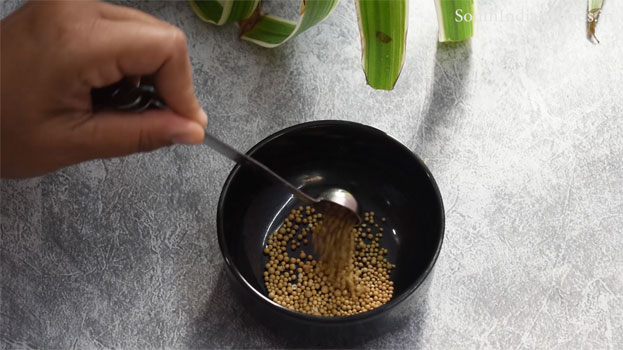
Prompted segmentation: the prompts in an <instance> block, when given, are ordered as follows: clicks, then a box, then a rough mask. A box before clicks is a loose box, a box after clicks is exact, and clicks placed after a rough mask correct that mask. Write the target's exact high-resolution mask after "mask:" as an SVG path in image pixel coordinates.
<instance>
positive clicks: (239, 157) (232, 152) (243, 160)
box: [203, 131, 318, 203]
mask: <svg viewBox="0 0 623 350" xmlns="http://www.w3.org/2000/svg"><path fill="white" fill-rule="evenodd" d="M203 144H205V145H208V146H210V148H212V149H213V150H215V151H217V152H218V153H220V154H222V155H224V156H225V157H227V158H229V159H231V160H233V161H234V162H236V163H238V164H240V165H245V164H249V165H251V166H253V167H255V168H256V169H260V170H261V171H263V172H264V174H265V175H267V176H268V177H269V178H271V179H272V180H274V181H275V182H277V183H279V184H281V185H284V186H286V187H287V188H288V190H290V192H291V193H292V194H293V195H295V196H296V197H297V198H298V199H300V200H302V201H304V202H308V203H316V202H318V200H316V199H314V198H312V197H310V196H308V195H306V194H305V193H304V192H303V191H301V190H299V189H298V188H296V187H295V186H294V185H293V184H291V183H290V182H288V181H287V180H285V179H284V178H282V177H281V176H279V175H277V174H276V173H275V172H274V171H272V170H270V169H269V168H268V167H267V166H266V165H264V164H262V163H260V162H259V161H257V160H255V159H254V158H251V157H249V156H248V155H246V154H244V153H241V152H238V150H236V149H235V148H233V147H231V146H230V145H228V144H226V143H225V142H223V141H221V140H219V139H217V138H216V137H214V136H213V135H212V134H209V133H208V132H207V131H206V133H205V136H204V138H203Z"/></svg>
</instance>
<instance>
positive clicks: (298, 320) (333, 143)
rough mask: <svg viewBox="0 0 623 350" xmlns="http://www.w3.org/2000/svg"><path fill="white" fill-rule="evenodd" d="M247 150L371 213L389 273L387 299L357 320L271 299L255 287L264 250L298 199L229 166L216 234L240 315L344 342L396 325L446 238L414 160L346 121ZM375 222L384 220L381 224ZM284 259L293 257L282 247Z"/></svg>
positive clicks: (315, 189)
mask: <svg viewBox="0 0 623 350" xmlns="http://www.w3.org/2000/svg"><path fill="white" fill-rule="evenodd" d="M248 154H250V155H251V156H253V157H254V158H256V159H257V160H259V161H260V162H262V163H264V164H265V165H267V166H268V167H269V168H271V169H272V170H274V171H275V172H276V173H277V174H279V175H281V176H282V177H284V178H285V179H286V180H288V181H290V182H291V183H293V184H294V185H295V186H297V187H300V188H301V189H302V190H303V191H304V192H306V193H308V194H309V195H311V196H317V195H318V194H320V193H321V192H322V191H324V190H326V189H328V188H334V187H337V188H342V189H345V190H347V191H349V192H351V193H352V194H353V195H354V196H355V198H356V199H357V201H358V203H359V207H360V209H361V210H362V211H374V212H375V217H376V218H377V223H379V225H381V227H384V232H383V233H384V234H383V237H382V241H381V246H382V247H384V248H387V249H388V251H389V253H388V260H389V261H390V262H391V263H393V264H395V265H396V268H395V269H393V271H392V273H391V275H390V278H391V280H392V281H393V282H394V295H393V297H392V299H391V300H390V301H389V302H388V303H386V304H384V305H382V306H380V307H378V308H376V309H374V310H371V311H368V312H364V313H361V314H357V315H352V316H340V317H322V316H313V315H308V314H303V313H299V312H295V311H292V310H289V309H287V308H285V307H283V306H281V305H279V304H277V303H275V302H273V301H272V300H270V299H269V298H268V297H267V295H268V293H267V290H266V288H265V286H264V281H263V280H264V275H263V273H264V266H265V264H266V262H267V261H268V259H267V257H266V256H265V255H264V254H263V249H264V247H265V246H266V243H267V240H268V238H269V236H270V235H271V234H272V232H274V231H275V230H276V229H277V228H278V227H279V226H280V225H281V224H282V223H283V220H284V219H285V218H286V217H287V215H288V214H289V212H290V210H291V209H293V208H296V207H298V206H299V205H305V203H302V202H300V201H298V200H297V199H296V198H295V197H293V196H292V195H291V194H290V193H289V192H288V191H287V190H286V189H285V188H284V187H283V186H280V185H277V184H275V183H273V182H272V181H270V180H269V179H268V178H266V177H265V176H264V175H263V174H261V173H259V172H256V171H255V170H254V169H253V168H251V167H244V166H243V167H241V166H239V165H237V166H236V167H235V168H234V169H233V170H232V172H231V173H230V175H229V177H228V178H227V180H226V182H225V185H224V187H223V190H222V193H221V197H220V200H219V204H218V213H217V220H218V222H217V230H218V241H219V245H220V248H221V252H222V254H223V257H224V259H225V262H226V265H227V271H228V275H229V276H230V277H231V279H232V280H233V287H234V288H233V289H234V291H235V292H236V294H238V296H239V297H240V298H241V301H242V302H243V304H244V305H245V306H246V307H247V310H248V311H249V312H250V313H251V314H253V315H254V316H255V317H256V319H258V320H259V321H260V322H261V323H262V324H265V325H267V326H269V327H270V328H273V329H275V330H278V332H279V333H280V334H283V335H288V334H289V335H293V336H294V337H296V339H297V340H298V341H300V342H317V341H319V340H320V339H327V340H332V341H333V340H334V341H336V342H338V343H342V344H344V342H346V343H349V342H353V341H355V340H363V339H368V338H371V337H375V336H377V335H379V334H381V333H383V332H386V331H388V330H391V329H395V328H398V327H400V325H401V324H404V322H405V320H406V319H407V318H408V317H409V316H410V315H411V314H412V313H413V312H415V309H414V307H415V305H416V304H417V300H421V299H422V298H423V297H424V293H425V291H426V289H427V287H428V284H429V282H430V280H431V276H432V269H433V266H434V264H435V261H436V259H437V256H438V255H439V252H440V249H441V245H442V241H443V235H444V209H443V203H442V199H441V195H440V193H439V189H438V188H437V185H436V183H435V180H434V179H433V176H432V175H431V173H430V171H429V170H428V168H427V167H426V166H425V165H424V163H423V162H422V160H420V159H419V158H418V157H417V156H416V155H415V154H414V153H413V152H411V151H410V150H409V149H408V148H407V147H405V146H404V145H402V144H401V143H400V142H398V141H397V140H395V139H393V138H392V137H390V136H388V135H387V134H386V133H384V132H382V131H380V130H378V129H375V128H372V127H369V126H365V125H362V124H357V123H353V122H345V121H317V122H310V123H304V124H299V125H295V126H293V127H290V128H287V129H284V130H282V131H279V132H277V133H275V134H273V135H271V136H269V137H267V138H266V139H264V140H263V141H261V142H260V143H258V144H257V145H256V146H254V147H253V148H252V149H251V150H250V151H249V152H248ZM381 217H385V218H386V221H385V222H379V220H378V219H380V218H381ZM288 253H289V254H291V256H292V253H291V252H290V248H288ZM308 253H309V251H308ZM297 254H298V250H297ZM310 344H311V343H310Z"/></svg>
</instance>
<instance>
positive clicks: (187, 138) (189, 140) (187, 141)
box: [171, 135, 196, 145]
mask: <svg viewBox="0 0 623 350" xmlns="http://www.w3.org/2000/svg"><path fill="white" fill-rule="evenodd" d="M171 142H173V143H174V144H177V145H194V144H195V143H196V142H195V141H194V139H193V137H192V136H191V135H177V136H173V137H172V138H171Z"/></svg>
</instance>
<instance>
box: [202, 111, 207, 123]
mask: <svg viewBox="0 0 623 350" xmlns="http://www.w3.org/2000/svg"><path fill="white" fill-rule="evenodd" d="M201 119H202V120H203V125H204V126H206V125H208V115H207V114H206V112H205V111H204V110H203V109H202V110H201Z"/></svg>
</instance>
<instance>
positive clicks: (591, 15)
mask: <svg viewBox="0 0 623 350" xmlns="http://www.w3.org/2000/svg"><path fill="white" fill-rule="evenodd" d="M603 5H604V0H588V9H587V14H586V36H587V37H588V40H591V41H592V40H595V41H596V42H597V43H599V39H597V37H596V36H595V28H596V27H597V21H598V20H599V14H600V13H601V8H602V7H603Z"/></svg>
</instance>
